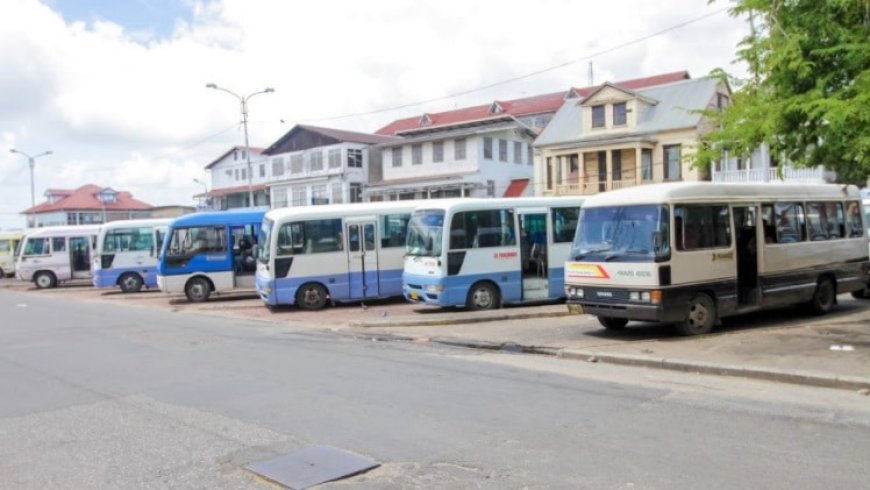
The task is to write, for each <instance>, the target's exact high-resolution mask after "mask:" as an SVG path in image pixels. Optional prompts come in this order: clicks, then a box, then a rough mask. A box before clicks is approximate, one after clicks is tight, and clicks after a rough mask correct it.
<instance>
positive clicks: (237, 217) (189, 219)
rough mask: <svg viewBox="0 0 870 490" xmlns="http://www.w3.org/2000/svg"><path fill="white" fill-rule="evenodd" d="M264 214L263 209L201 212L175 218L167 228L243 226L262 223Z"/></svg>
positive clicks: (264, 210)
mask: <svg viewBox="0 0 870 490" xmlns="http://www.w3.org/2000/svg"><path fill="white" fill-rule="evenodd" d="M265 214H266V209H265V208H254V209H250V208H245V209H232V210H227V211H203V212H200V213H193V214H185V215H184V216H180V217H178V218H175V220H173V221H172V222H171V223H170V224H169V226H170V227H171V228H178V227H187V226H203V225H206V226H207V225H244V224H248V223H254V222H260V221H262V220H263V215H265Z"/></svg>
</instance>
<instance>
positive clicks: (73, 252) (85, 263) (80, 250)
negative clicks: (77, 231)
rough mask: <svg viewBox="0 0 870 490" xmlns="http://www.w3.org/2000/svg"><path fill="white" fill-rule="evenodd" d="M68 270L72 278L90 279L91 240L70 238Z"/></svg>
mask: <svg viewBox="0 0 870 490" xmlns="http://www.w3.org/2000/svg"><path fill="white" fill-rule="evenodd" d="M69 254H70V268H71V269H72V278H73V279H80V278H89V277H91V240H90V238H88V237H70V239H69Z"/></svg>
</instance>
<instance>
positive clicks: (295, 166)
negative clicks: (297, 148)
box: [290, 153, 305, 174]
mask: <svg viewBox="0 0 870 490" xmlns="http://www.w3.org/2000/svg"><path fill="white" fill-rule="evenodd" d="M304 170H305V159H304V158H303V156H302V154H301V153H299V154H296V155H291V156H290V173H291V174H301V173H302V172H303V171H304Z"/></svg>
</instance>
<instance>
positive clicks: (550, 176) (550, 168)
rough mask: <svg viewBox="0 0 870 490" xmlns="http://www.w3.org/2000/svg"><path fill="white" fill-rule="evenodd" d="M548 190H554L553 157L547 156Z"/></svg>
mask: <svg viewBox="0 0 870 490" xmlns="http://www.w3.org/2000/svg"><path fill="white" fill-rule="evenodd" d="M547 190H548V191H549V190H553V157H547Z"/></svg>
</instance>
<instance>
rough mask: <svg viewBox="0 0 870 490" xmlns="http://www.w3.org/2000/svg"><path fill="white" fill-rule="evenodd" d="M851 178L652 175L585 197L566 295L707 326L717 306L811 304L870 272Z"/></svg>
mask: <svg viewBox="0 0 870 490" xmlns="http://www.w3.org/2000/svg"><path fill="white" fill-rule="evenodd" d="M865 226H866V225H864V224H863V223H862V213H861V202H860V200H859V197H858V190H857V188H855V187H854V186H843V185H793V184H713V183H672V184H654V185H645V186H642V187H635V188H631V189H625V190H618V191H612V192H606V193H603V194H599V195H596V196H593V197H590V198H589V199H587V200H586V202H585V203H584V204H583V209H582V211H581V212H580V225H579V226H578V228H577V235H576V237H575V239H574V247H573V249H572V250H571V260H570V261H569V262H568V263H567V264H566V266H565V289H566V293H567V295H568V306H569V309H571V310H573V311H579V310H580V309H582V311H584V312H585V313H589V314H592V315H595V316H597V317H598V320H599V322H600V323H601V324H602V325H603V326H604V327H605V328H609V329H621V328H624V327H625V325H626V323H627V322H628V321H629V320H644V321H654V322H663V323H675V324H676V325H677V329H678V331H679V332H680V333H682V334H684V335H695V334H703V333H707V332H710V331H711V330H712V329H713V327H714V326H715V325H716V323H717V322H718V320H719V319H720V318H722V317H725V316H729V315H735V314H739V313H744V312H749V311H754V310H759V309H762V308H769V307H776V306H784V305H791V304H798V303H806V304H808V305H809V306H811V308H812V310H814V312H815V313H817V314H822V313H825V312H827V311H828V310H830V309H831V308H832V307H833V305H834V304H835V302H836V296H837V294H840V293H848V292H852V291H856V290H860V289H862V288H863V287H864V286H865V284H867V280H868V274H870V272H868V267H870V266H868V248H867V235H866V230H865Z"/></svg>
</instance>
